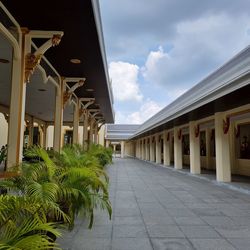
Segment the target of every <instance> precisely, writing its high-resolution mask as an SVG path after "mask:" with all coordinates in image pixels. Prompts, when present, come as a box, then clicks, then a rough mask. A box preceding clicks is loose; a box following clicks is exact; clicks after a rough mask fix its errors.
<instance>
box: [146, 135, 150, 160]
mask: <svg viewBox="0 0 250 250" xmlns="http://www.w3.org/2000/svg"><path fill="white" fill-rule="evenodd" d="M145 150H146V161H148V160H149V150H148V138H146V139H145Z"/></svg>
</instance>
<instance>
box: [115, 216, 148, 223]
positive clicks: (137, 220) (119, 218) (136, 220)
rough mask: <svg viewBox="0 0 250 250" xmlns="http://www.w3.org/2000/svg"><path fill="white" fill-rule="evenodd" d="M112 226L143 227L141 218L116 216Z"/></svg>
mask: <svg viewBox="0 0 250 250" xmlns="http://www.w3.org/2000/svg"><path fill="white" fill-rule="evenodd" d="M114 225H143V220H142V218H141V216H116V217H115V219H114Z"/></svg>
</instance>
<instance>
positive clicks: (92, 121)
mask: <svg viewBox="0 0 250 250" xmlns="http://www.w3.org/2000/svg"><path fill="white" fill-rule="evenodd" d="M93 134H94V119H93V118H92V117H90V129H89V144H92V143H93V142H94V140H93V139H94V138H93Z"/></svg>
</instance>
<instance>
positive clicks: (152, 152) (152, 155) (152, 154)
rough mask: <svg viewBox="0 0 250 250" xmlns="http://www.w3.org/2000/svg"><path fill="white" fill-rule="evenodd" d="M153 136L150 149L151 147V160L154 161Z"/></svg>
mask: <svg viewBox="0 0 250 250" xmlns="http://www.w3.org/2000/svg"><path fill="white" fill-rule="evenodd" d="M153 138H154V137H153V136H151V137H150V145H149V149H150V159H149V160H150V161H154V143H153Z"/></svg>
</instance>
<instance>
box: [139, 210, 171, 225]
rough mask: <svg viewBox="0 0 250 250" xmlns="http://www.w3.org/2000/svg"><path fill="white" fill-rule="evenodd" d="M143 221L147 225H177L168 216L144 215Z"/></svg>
mask: <svg viewBox="0 0 250 250" xmlns="http://www.w3.org/2000/svg"><path fill="white" fill-rule="evenodd" d="M143 219H144V222H145V224H146V225H175V221H174V220H173V218H171V217H170V216H169V215H168V214H167V213H166V214H157V215H152V214H144V215H143Z"/></svg>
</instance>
